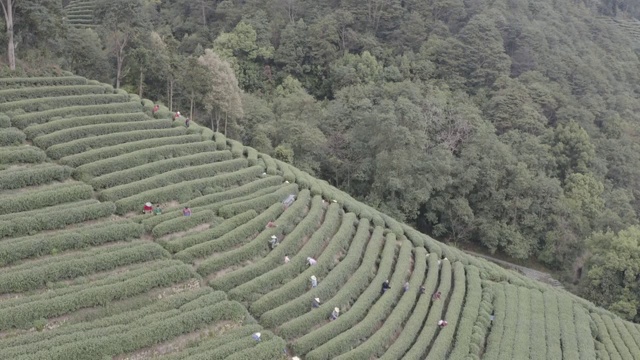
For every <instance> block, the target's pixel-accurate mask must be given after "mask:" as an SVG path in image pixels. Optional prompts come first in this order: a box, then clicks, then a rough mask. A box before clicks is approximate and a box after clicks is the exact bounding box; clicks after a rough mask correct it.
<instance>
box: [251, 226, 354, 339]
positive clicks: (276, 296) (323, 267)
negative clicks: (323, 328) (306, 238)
mask: <svg viewBox="0 0 640 360" xmlns="http://www.w3.org/2000/svg"><path fill="white" fill-rule="evenodd" d="M355 220H356V217H355V215H354V214H349V213H347V214H345V215H344V217H343V218H342V223H341V224H340V228H339V229H338V231H337V232H336V233H335V235H334V236H333V237H332V238H331V241H330V242H329V244H327V246H326V248H325V249H324V251H323V252H322V253H321V254H320V256H319V257H318V258H317V259H316V260H317V263H316V265H313V267H308V266H307V268H306V269H305V270H304V271H303V272H301V273H300V274H299V275H298V276H296V277H295V279H294V280H292V281H289V282H286V283H285V284H283V286H281V287H279V288H276V289H274V290H273V291H271V292H269V293H267V294H266V295H264V296H262V297H261V298H260V299H258V300H257V301H255V302H254V303H253V304H251V308H250V310H251V313H252V314H255V315H257V316H260V318H261V319H262V316H265V321H267V319H269V320H275V317H273V318H272V317H269V316H268V315H266V313H267V312H268V311H269V310H273V309H275V308H277V307H278V306H280V305H282V304H283V303H285V302H286V301H288V300H291V299H294V298H295V297H297V296H300V295H302V294H303V293H304V292H305V291H306V290H307V286H308V284H309V278H310V277H311V275H315V276H316V277H319V278H323V277H325V276H326V275H327V274H328V273H329V272H330V271H331V270H332V269H333V268H334V267H335V266H336V263H335V259H334V257H335V256H336V255H337V254H339V252H340V251H341V250H344V249H346V248H347V246H348V245H349V244H350V242H351V240H352V236H353V232H354V221H355ZM302 260H303V261H304V262H306V261H307V259H306V258H305V259H302ZM298 261H300V260H298ZM349 263H350V264H352V265H353V263H352V262H349ZM307 265H308V264H307ZM343 266H346V265H343ZM340 275H344V273H341V274H340ZM340 275H338V276H340ZM312 298H313V297H308V299H309V301H310V300H311V299H312ZM304 305H306V308H307V309H308V308H309V306H310V305H311V304H310V302H307V303H306V304H304ZM294 315H295V314H294ZM327 316H328V314H327ZM305 324H306V325H308V324H309V323H305ZM297 333H298V334H300V332H297ZM282 334H283V333H281V335H282ZM282 336H285V338H289V337H288V336H286V335H282Z"/></svg>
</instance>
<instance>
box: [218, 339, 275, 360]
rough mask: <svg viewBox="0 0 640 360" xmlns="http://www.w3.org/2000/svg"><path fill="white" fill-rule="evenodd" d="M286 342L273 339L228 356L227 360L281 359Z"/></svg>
mask: <svg viewBox="0 0 640 360" xmlns="http://www.w3.org/2000/svg"><path fill="white" fill-rule="evenodd" d="M286 345H287V344H286V342H285V341H284V340H282V339H281V338H279V337H274V338H272V339H270V340H269V341H266V342H262V343H260V344H258V345H256V346H255V347H253V348H249V349H245V350H242V351H238V352H237V353H235V354H233V355H231V356H229V357H228V358H227V359H229V360H253V359H263V360H271V359H277V358H279V357H280V358H282V356H283V350H285V347H286Z"/></svg>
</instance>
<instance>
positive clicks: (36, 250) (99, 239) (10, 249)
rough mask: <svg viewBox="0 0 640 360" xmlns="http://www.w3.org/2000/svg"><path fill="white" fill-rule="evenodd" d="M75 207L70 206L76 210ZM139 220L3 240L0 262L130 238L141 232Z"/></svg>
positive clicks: (4, 262) (5, 262) (12, 261)
mask: <svg viewBox="0 0 640 360" xmlns="http://www.w3.org/2000/svg"><path fill="white" fill-rule="evenodd" d="M73 210H74V209H71V211H73ZM142 230H143V228H142V226H141V225H139V224H135V223H132V222H128V221H120V222H116V223H100V224H97V225H96V226H91V227H87V228H79V229H73V230H68V231H64V232H59V233H56V234H55V235H46V236H45V235H36V236H29V237H26V238H15V239H11V240H4V241H3V242H1V243H0V263H1V264H2V265H8V264H11V263H14V262H16V261H19V260H23V259H28V258H33V257H39V256H43V255H48V254H51V252H52V251H53V250H54V249H56V250H58V251H66V250H73V249H81V248H84V247H87V246H95V245H101V244H106V243H110V242H115V241H122V240H130V239H134V238H137V237H139V236H140V235H142V232H143V231H142Z"/></svg>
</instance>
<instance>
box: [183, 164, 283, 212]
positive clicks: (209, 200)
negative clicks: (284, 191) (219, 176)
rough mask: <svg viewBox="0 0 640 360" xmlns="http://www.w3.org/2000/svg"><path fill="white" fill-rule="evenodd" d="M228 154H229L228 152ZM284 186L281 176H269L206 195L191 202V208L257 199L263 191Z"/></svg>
mask: <svg viewBox="0 0 640 360" xmlns="http://www.w3.org/2000/svg"><path fill="white" fill-rule="evenodd" d="M227 154H229V153H228V152H227ZM281 185H282V178H281V177H279V176H269V177H266V178H261V179H257V180H254V181H252V182H250V183H248V184H244V185H242V186H239V187H237V188H232V189H229V190H225V191H220V192H214V193H213V194H209V195H205V196H202V197H199V198H197V199H194V200H191V201H189V206H206V205H214V204H215V205H221V206H224V205H226V204H227V203H226V202H227V201H229V200H233V201H234V202H237V201H238V200H241V201H242V200H246V198H248V197H251V196H253V197H256V196H260V195H262V193H261V191H263V190H266V189H271V188H273V187H279V186H281Z"/></svg>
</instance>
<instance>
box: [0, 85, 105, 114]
mask: <svg viewBox="0 0 640 360" xmlns="http://www.w3.org/2000/svg"><path fill="white" fill-rule="evenodd" d="M105 90H106V88H105V87H104V86H102V85H84V86H77V85H55V86H37V87H23V88H16V89H3V90H0V103H7V102H11V101H19V100H25V99H32V98H47V97H64V96H73V95H87V94H104V93H105ZM25 111H28V110H25Z"/></svg>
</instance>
